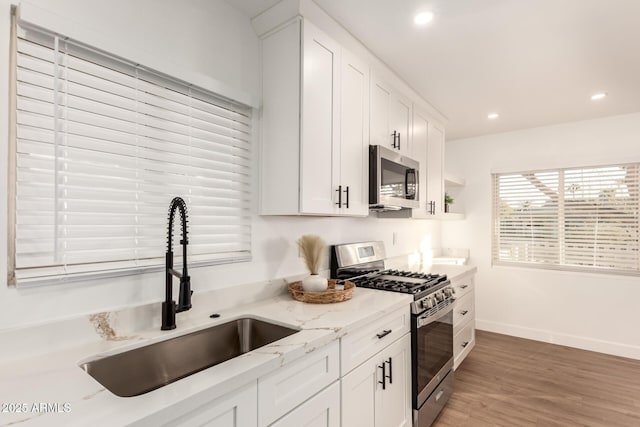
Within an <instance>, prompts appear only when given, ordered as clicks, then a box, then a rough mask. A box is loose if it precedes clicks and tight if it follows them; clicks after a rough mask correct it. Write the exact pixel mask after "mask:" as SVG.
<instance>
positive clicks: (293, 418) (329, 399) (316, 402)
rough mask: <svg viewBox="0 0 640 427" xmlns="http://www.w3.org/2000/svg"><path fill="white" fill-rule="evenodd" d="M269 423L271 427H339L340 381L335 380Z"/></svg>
mask: <svg viewBox="0 0 640 427" xmlns="http://www.w3.org/2000/svg"><path fill="white" fill-rule="evenodd" d="M271 425H272V426H273V427H339V426H340V383H339V382H338V381H336V382H335V383H333V384H332V385H331V386H329V387H327V388H326V389H324V390H323V391H321V392H320V393H318V394H316V395H315V396H313V397H312V398H311V399H309V400H308V401H306V402H305V403H303V404H302V405H300V406H298V407H297V408H296V409H294V410H293V411H291V412H290V413H289V414H287V415H285V416H284V417H282V418H280V419H279V420H278V421H276V422H275V423H273V424H271Z"/></svg>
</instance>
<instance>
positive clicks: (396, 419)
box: [375, 334, 413, 427]
mask: <svg viewBox="0 0 640 427" xmlns="http://www.w3.org/2000/svg"><path fill="white" fill-rule="evenodd" d="M382 363H384V364H385V374H386V385H385V388H384V389H383V390H382V392H380V389H378V392H379V393H378V399H377V402H376V411H377V412H376V422H375V425H376V427H377V426H381V427H382V426H384V427H386V426H389V427H411V424H412V420H413V414H412V411H411V335H410V334H407V335H405V337H404V338H402V339H400V340H399V341H397V342H396V343H394V344H392V345H391V346H389V347H388V348H387V349H385V350H384V352H383V354H382ZM379 371H381V370H380V369H379ZM378 408H379V409H378Z"/></svg>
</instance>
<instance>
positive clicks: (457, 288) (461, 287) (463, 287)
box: [451, 274, 474, 298]
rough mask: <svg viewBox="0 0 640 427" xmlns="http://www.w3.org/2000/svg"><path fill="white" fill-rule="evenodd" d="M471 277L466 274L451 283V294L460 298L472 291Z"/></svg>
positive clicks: (471, 275)
mask: <svg viewBox="0 0 640 427" xmlns="http://www.w3.org/2000/svg"><path fill="white" fill-rule="evenodd" d="M473 277H474V275H473V274H466V275H464V276H462V277H460V278H455V279H453V280H452V281H451V286H453V292H454V294H455V296H456V298H462V297H463V296H464V295H466V294H467V293H469V292H471V291H472V290H473V287H474V283H473Z"/></svg>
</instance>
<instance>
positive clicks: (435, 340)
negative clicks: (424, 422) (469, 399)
mask: <svg viewBox="0 0 640 427" xmlns="http://www.w3.org/2000/svg"><path fill="white" fill-rule="evenodd" d="M412 322H413V324H412V329H411V335H412V336H411V338H412V343H411V344H412V347H411V352H412V355H411V363H412V375H413V381H412V384H413V407H414V409H419V408H420V407H421V406H422V404H423V403H424V402H425V401H426V400H427V398H428V397H429V395H430V394H431V393H432V392H433V390H435V389H436V387H437V386H438V384H439V383H440V382H441V381H442V379H444V377H445V376H446V375H447V373H448V372H449V371H450V370H451V369H452V368H453V305H452V304H449V305H448V306H447V307H446V308H443V309H441V310H439V311H438V312H436V313H435V314H431V315H426V314H421V315H420V314H418V315H413V316H412Z"/></svg>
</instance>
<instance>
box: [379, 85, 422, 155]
mask: <svg viewBox="0 0 640 427" xmlns="http://www.w3.org/2000/svg"><path fill="white" fill-rule="evenodd" d="M370 96H371V100H370V109H371V120H370V141H371V144H374V145H382V146H383V147H386V148H389V149H392V150H398V151H400V152H401V153H402V154H405V155H407V156H409V157H413V156H412V151H411V148H412V147H411V138H410V137H411V106H412V105H411V104H412V103H411V101H409V100H408V99H407V98H405V97H403V96H402V95H400V94H399V93H398V92H397V91H395V90H394V89H393V88H392V87H391V86H390V85H388V84H387V83H386V82H384V81H383V80H381V79H379V78H377V77H372V79H371V91H370Z"/></svg>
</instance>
